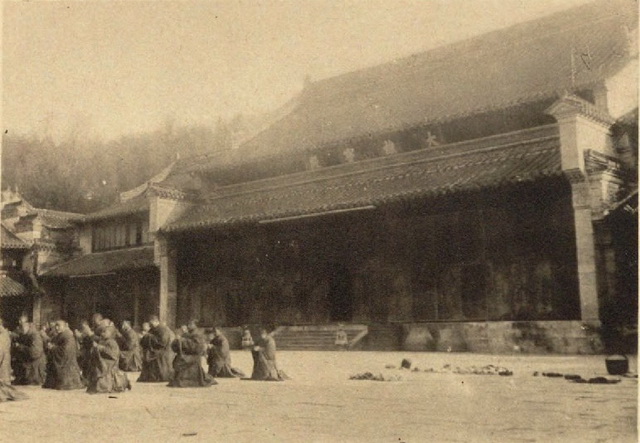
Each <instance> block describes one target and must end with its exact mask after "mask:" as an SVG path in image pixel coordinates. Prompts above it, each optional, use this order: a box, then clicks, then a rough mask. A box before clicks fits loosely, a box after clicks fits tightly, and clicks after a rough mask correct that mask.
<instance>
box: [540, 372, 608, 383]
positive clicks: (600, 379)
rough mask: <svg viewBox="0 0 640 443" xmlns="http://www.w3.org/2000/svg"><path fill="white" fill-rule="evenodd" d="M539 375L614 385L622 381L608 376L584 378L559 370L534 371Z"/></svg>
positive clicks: (577, 381)
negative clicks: (561, 372) (562, 372)
mask: <svg viewBox="0 0 640 443" xmlns="http://www.w3.org/2000/svg"><path fill="white" fill-rule="evenodd" d="M539 375H541V376H543V377H549V378H564V379H565V380H569V381H571V382H574V383H590V384H594V385H613V384H616V383H620V379H619V378H607V377H592V378H588V379H585V378H582V376H581V375H578V374H560V373H559V372H542V373H540V372H537V371H536V372H534V373H533V376H534V377H538V376H539Z"/></svg>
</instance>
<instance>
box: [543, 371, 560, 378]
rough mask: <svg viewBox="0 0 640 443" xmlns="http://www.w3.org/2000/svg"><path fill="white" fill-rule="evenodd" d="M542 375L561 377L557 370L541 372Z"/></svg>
mask: <svg viewBox="0 0 640 443" xmlns="http://www.w3.org/2000/svg"><path fill="white" fill-rule="evenodd" d="M542 375H543V376H545V377H552V378H554V377H563V375H562V374H560V373H558V372H543V373H542Z"/></svg>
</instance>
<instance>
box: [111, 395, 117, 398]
mask: <svg viewBox="0 0 640 443" xmlns="http://www.w3.org/2000/svg"><path fill="white" fill-rule="evenodd" d="M109 398H118V397H116V396H115V395H110V396H109Z"/></svg>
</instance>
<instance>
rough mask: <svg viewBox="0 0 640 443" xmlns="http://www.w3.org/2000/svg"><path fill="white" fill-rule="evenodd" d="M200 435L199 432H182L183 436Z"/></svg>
mask: <svg viewBox="0 0 640 443" xmlns="http://www.w3.org/2000/svg"><path fill="white" fill-rule="evenodd" d="M196 435H198V433H197V432H185V433H184V434H182V436H183V437H194V436H196Z"/></svg>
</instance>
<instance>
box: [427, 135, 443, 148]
mask: <svg viewBox="0 0 640 443" xmlns="http://www.w3.org/2000/svg"><path fill="white" fill-rule="evenodd" d="M425 142H426V143H427V148H432V147H434V146H438V145H440V142H438V140H437V139H436V136H435V135H433V134H432V133H431V131H428V132H427V138H426V139H425Z"/></svg>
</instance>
